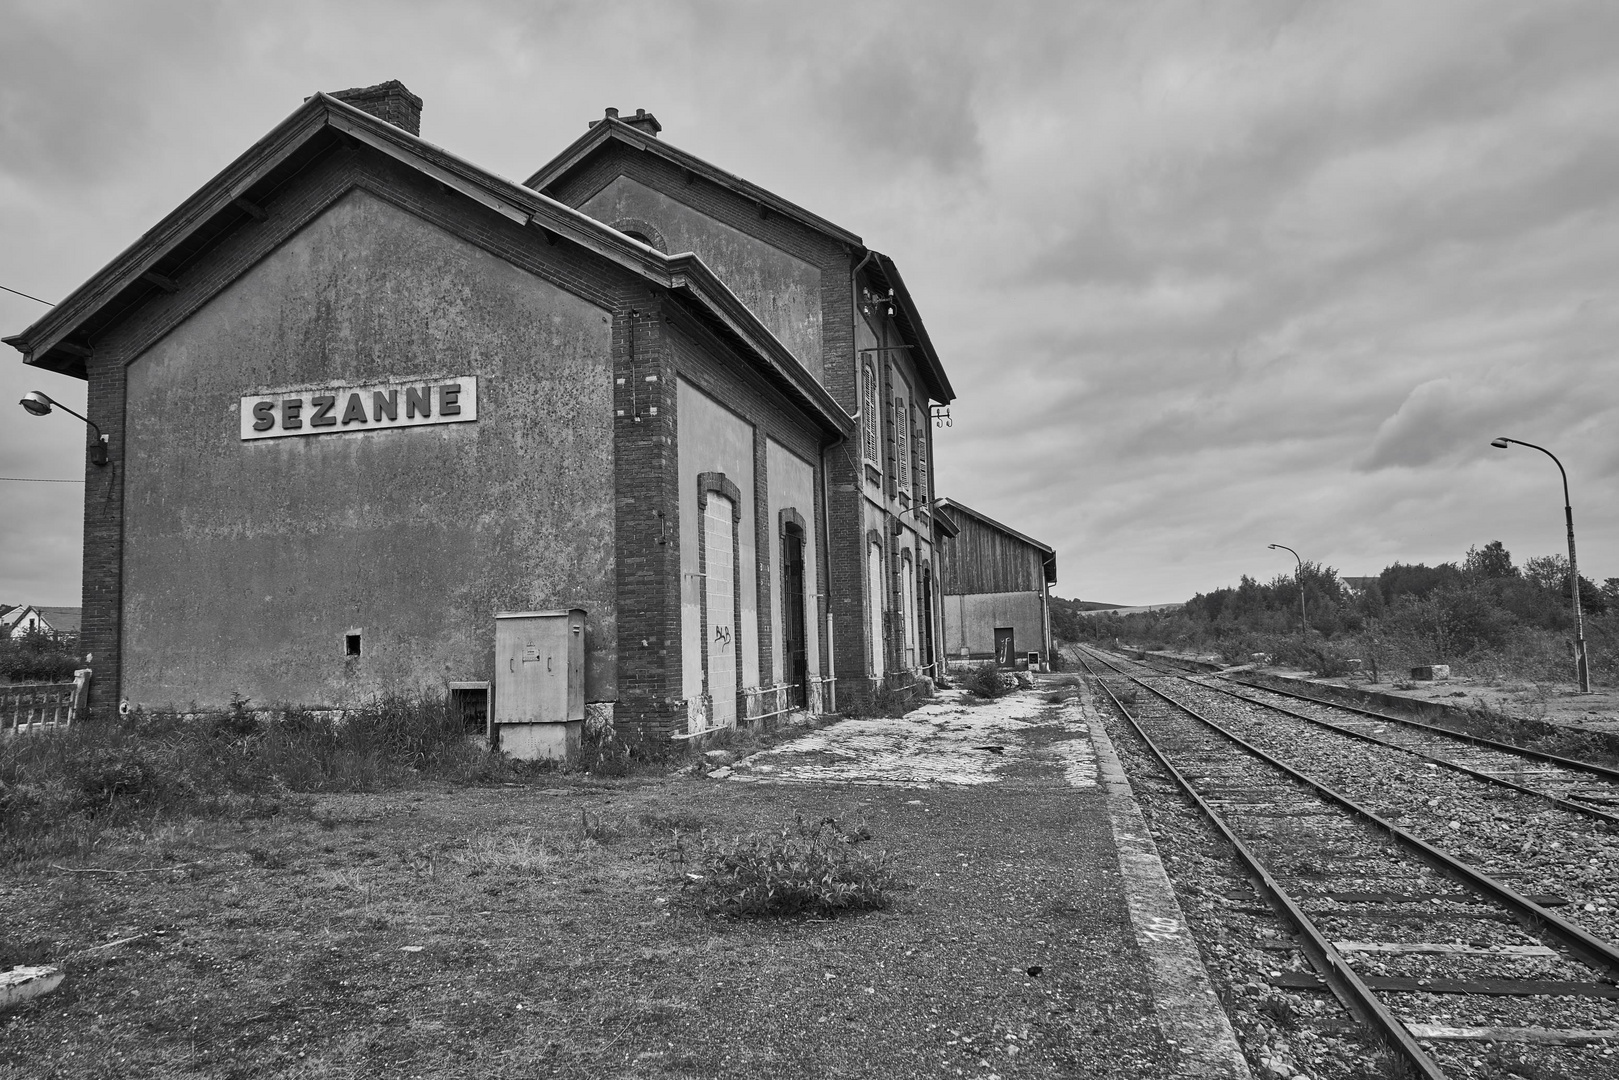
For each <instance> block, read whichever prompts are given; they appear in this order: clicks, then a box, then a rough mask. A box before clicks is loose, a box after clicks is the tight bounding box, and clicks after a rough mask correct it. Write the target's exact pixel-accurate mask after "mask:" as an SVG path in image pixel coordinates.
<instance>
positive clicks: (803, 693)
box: [781, 525, 809, 709]
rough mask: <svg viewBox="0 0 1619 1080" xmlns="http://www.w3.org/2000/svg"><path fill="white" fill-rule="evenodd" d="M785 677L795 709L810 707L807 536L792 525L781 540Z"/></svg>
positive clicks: (782, 639)
mask: <svg viewBox="0 0 1619 1080" xmlns="http://www.w3.org/2000/svg"><path fill="white" fill-rule="evenodd" d="M781 549H782V550H781V564H782V565H781V621H782V628H781V649H782V658H783V664H782V673H783V674H784V675H785V676H786V678H787V682H788V683H790V684H791V685H792V690H791V691H789V693H788V697H789V698H790V701H791V704H792V705H793V706H794V707H796V708H800V709H802V708H804V707H806V706H807V705H808V704H809V644H808V642H809V633H808V629H809V628H808V626H807V625H806V621H805V618H804V534H803V532H801V531H800V530H799V528H798V527H797V526H796V525H789V526H787V528H786V529H785V530H784V531H783V532H782V537H781Z"/></svg>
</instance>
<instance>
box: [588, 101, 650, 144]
mask: <svg viewBox="0 0 1619 1080" xmlns="http://www.w3.org/2000/svg"><path fill="white" fill-rule="evenodd" d="M602 116H603V118H604V119H607V120H617V121H618V122H619V123H621V124H628V125H629V126H630V127H632V128H635V129H636V130H637V131H644V132H646V133H647V134H648V135H650V136H652V137H653V138H654V139H655V138H657V137H658V132H660V131H662V130H663V125H662V124H660V123H658V118H657V117H656V116H653V115H652V114H651V113H649V112H647V111H646V110H645V109H636V110H635V115H634V116H629V117H620V116H619V115H618V110H617V109H615V108H612V107H611V106H609V107H608V108H607V110H606V111H605V112H604V113H603V114H602ZM599 123H601V120H592V121H591V122H590V123H588V124H586V125H585V126H586V127H595V126H596V125H597V124H599Z"/></svg>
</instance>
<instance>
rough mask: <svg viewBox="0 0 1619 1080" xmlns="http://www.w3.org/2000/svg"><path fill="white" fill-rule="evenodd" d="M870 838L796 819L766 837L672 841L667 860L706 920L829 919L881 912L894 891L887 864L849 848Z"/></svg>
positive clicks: (864, 832) (882, 857)
mask: <svg viewBox="0 0 1619 1080" xmlns="http://www.w3.org/2000/svg"><path fill="white" fill-rule="evenodd" d="M870 838H871V832H870V830H868V829H866V828H865V827H864V826H860V827H858V828H855V829H853V830H846V829H844V828H843V827H842V826H841V825H839V823H838V821H837V819H836V818H830V817H828V818H822V819H820V820H819V821H816V822H814V823H813V824H811V823H808V822H806V821H805V820H804V818H803V817H802V816H799V817H798V818H797V819H796V821H795V822H794V823H793V824H792V825H787V826H784V827H782V828H781V829H780V830H778V831H776V832H773V833H748V834H746V835H744V836H741V837H737V838H736V839H734V840H730V841H728V842H727V841H717V840H713V839H711V838H709V837H706V836H702V837H699V838H698V839H697V842H696V843H695V844H694V845H691V846H688V845H687V844H686V842H685V839H684V838H683V837H680V836H678V835H677V836H676V837H675V842H674V846H673V847H672V849H671V851H670V854H669V858H670V862H671V864H673V865H674V866H675V867H676V869H677V870H679V871H681V872H683V873H684V875H685V882H686V884H685V887H686V890H687V892H688V893H690V894H691V896H692V897H693V898H694V899H695V901H696V903H697V904H698V906H699V907H700V908H701V909H702V910H703V911H704V912H706V913H707V914H709V915H717V916H723V917H728V918H736V919H763V918H783V917H803V916H832V915H840V914H845V913H848V912H855V911H866V910H873V909H881V908H885V907H887V906H888V905H889V903H890V902H891V901H892V898H893V893H894V891H895V890H896V889H898V888H899V887H900V885H901V882H900V880H899V877H898V875H897V874H896V872H895V869H894V865H893V862H892V860H891V858H890V857H889V856H888V855H886V854H884V853H878V854H875V855H868V854H867V853H866V852H864V851H862V850H859V849H858V847H857V845H859V844H860V843H862V842H863V841H865V840H869V839H870Z"/></svg>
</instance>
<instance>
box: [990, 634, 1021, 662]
mask: <svg viewBox="0 0 1619 1080" xmlns="http://www.w3.org/2000/svg"><path fill="white" fill-rule="evenodd" d="M1016 655H1017V652H1016V648H1015V647H1014V646H1013V644H1012V628H1011V627H1010V626H997V627H996V628H995V663H996V664H998V665H999V666H1001V667H1013V666H1015V665H1016V663H1017V661H1015V660H1014V659H1013V657H1014V656H1016Z"/></svg>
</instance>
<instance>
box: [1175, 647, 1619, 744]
mask: <svg viewBox="0 0 1619 1080" xmlns="http://www.w3.org/2000/svg"><path fill="white" fill-rule="evenodd" d="M1164 655H1166V656H1181V657H1182V658H1183V659H1188V660H1204V661H1210V662H1217V661H1218V657H1214V656H1195V655H1192V654H1189V653H1188V654H1179V653H1165V654H1164ZM1258 670H1260V671H1264V672H1267V673H1268V674H1272V675H1282V676H1285V677H1287V678H1290V679H1305V680H1308V681H1310V682H1320V683H1327V684H1329V685H1332V686H1351V687H1355V688H1356V689H1359V690H1375V691H1377V692H1378V693H1382V694H1396V695H1400V696H1403V697H1409V698H1415V699H1417V700H1419V701H1437V702H1441V703H1443V704H1446V705H1460V706H1464V707H1470V708H1485V709H1489V710H1491V711H1493V712H1498V713H1502V714H1505V715H1507V716H1511V717H1515V718H1517V719H1522V720H1544V721H1546V722H1547V723H1552V724H1567V725H1569V726H1571V727H1577V728H1583V729H1586V730H1590V731H1619V689H1615V688H1613V687H1604V686H1596V687H1593V688H1592V692H1591V693H1589V694H1582V693H1580V692H1579V689H1578V688H1577V687H1576V686H1575V684H1574V682H1573V681H1572V680H1571V681H1569V682H1567V683H1537V682H1529V681H1526V680H1514V679H1471V678H1465V677H1461V676H1457V677H1454V678H1449V679H1440V680H1437V681H1434V682H1425V681H1424V682H1419V681H1415V680H1409V679H1398V678H1391V677H1389V675H1388V674H1386V673H1385V674H1384V675H1383V676H1382V677H1381V678H1380V679H1379V680H1378V681H1377V682H1375V683H1374V682H1372V681H1371V679H1370V677H1369V676H1366V675H1353V676H1349V677H1347V678H1340V679H1318V678H1316V677H1315V676H1314V675H1313V674H1312V673H1310V672H1308V671H1299V670H1294V669H1291V668H1282V667H1264V668H1260V669H1258Z"/></svg>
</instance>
